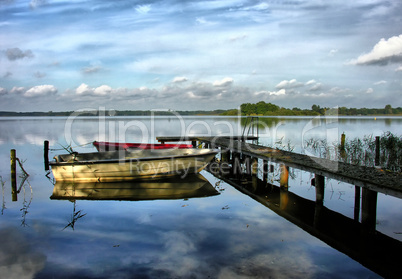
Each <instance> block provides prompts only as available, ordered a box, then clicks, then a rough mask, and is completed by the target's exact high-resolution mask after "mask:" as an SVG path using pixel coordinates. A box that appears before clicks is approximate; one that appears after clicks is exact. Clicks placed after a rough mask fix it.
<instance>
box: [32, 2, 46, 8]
mask: <svg viewBox="0 0 402 279" xmlns="http://www.w3.org/2000/svg"><path fill="white" fill-rule="evenodd" d="M46 3H47V1H46V0H32V1H31V2H30V3H29V7H30V8H31V9H36V8H38V7H40V6H43V5H45V4H46Z"/></svg>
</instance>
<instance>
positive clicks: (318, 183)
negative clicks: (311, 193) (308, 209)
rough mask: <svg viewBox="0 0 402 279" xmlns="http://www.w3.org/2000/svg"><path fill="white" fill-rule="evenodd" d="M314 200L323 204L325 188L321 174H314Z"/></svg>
mask: <svg viewBox="0 0 402 279" xmlns="http://www.w3.org/2000/svg"><path fill="white" fill-rule="evenodd" d="M314 183H315V201H316V203H318V204H321V205H323V204H324V190H325V178H324V176H322V175H319V174H315V179H314Z"/></svg>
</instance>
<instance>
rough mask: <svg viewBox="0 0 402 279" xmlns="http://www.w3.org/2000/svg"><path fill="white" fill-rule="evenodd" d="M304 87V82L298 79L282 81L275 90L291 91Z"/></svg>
mask: <svg viewBox="0 0 402 279" xmlns="http://www.w3.org/2000/svg"><path fill="white" fill-rule="evenodd" d="M301 86H303V83H302V82H298V81H297V80H296V79H291V80H282V81H281V82H280V83H278V84H277V85H276V86H275V88H276V89H290V88H296V87H301Z"/></svg>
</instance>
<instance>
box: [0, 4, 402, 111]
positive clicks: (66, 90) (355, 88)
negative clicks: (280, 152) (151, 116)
mask: <svg viewBox="0 0 402 279" xmlns="http://www.w3.org/2000/svg"><path fill="white" fill-rule="evenodd" d="M0 100H1V102H0V110H3V111H10V110H15V111H50V110H52V111H63V110H77V109H84V108H99V107H105V108H106V109H116V110H126V109H128V110H131V109H132V110H137V109H141V110H142V109H144V110H145V109H146V110H148V109H174V110H212V109H220V108H222V109H229V108H236V107H238V106H239V105H240V104H242V103H246V102H258V101H265V102H271V103H274V104H277V105H280V106H284V107H288V108H292V107H300V108H311V106H312V104H318V105H321V106H326V107H335V106H347V107H384V106H385V105H387V104H391V105H392V106H393V107H397V106H402V101H401V100H402V1H400V0H389V1H384V0H355V1H335V0H334V1H323V0H309V1H307V0H295V1H280V0H272V1H253V0H250V1H240V0H239V1H224V0H222V1H201V0H200V1H195V0H194V1H174V0H164V1H158V0H154V1H126V0H119V1H100V0H94V1H90V0H87V1H84V0H70V1H66V0H64V1H61V0H60V1H56V0H54V1H53V0H32V1H19V0H0Z"/></svg>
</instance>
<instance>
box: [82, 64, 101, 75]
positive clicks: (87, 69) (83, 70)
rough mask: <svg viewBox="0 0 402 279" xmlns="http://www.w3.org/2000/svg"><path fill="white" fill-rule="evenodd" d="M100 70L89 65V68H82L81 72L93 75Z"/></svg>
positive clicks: (96, 66)
mask: <svg viewBox="0 0 402 279" xmlns="http://www.w3.org/2000/svg"><path fill="white" fill-rule="evenodd" d="M101 70H102V67H101V66H99V65H91V66H88V67H84V68H82V72H83V73H84V74H94V73H97V72H100V71H101Z"/></svg>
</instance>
